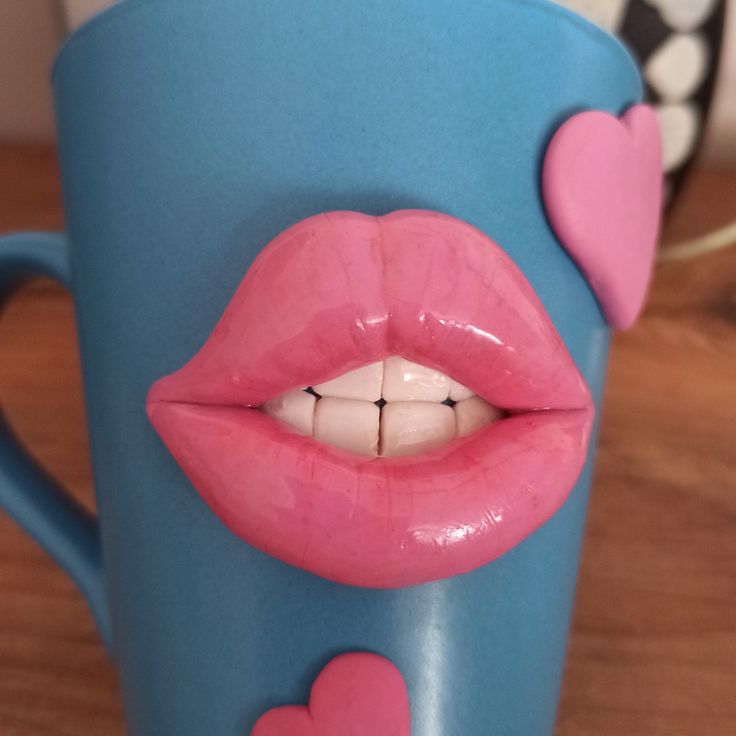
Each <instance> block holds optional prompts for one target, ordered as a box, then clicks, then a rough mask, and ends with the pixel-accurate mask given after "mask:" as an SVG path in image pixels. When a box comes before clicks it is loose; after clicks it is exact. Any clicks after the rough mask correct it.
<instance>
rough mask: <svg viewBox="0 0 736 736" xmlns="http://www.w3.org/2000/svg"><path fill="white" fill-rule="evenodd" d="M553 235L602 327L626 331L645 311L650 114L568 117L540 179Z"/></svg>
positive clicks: (658, 193) (658, 196)
mask: <svg viewBox="0 0 736 736" xmlns="http://www.w3.org/2000/svg"><path fill="white" fill-rule="evenodd" d="M542 189H543V194H544V203H545V207H546V210H547V215H548V217H549V220H550V223H551V224H552V228H553V229H554V231H555V233H556V234H557V237H558V238H559V239H560V241H561V242H562V244H563V246H564V247H565V249H566V250H567V251H568V253H569V254H570V255H571V256H572V258H573V259H574V260H575V262H576V263H577V264H578V266H579V267H580V268H581V270H582V271H583V273H584V274H585V276H586V277H587V279H588V281H589V283H590V285H591V286H592V288H593V291H594V292H595V294H596V296H597V297H598V301H599V303H600V305H601V308H602V309H603V313H604V314H605V316H606V319H607V320H608V323H609V324H610V325H611V326H612V327H615V328H617V329H626V328H628V327H630V326H631V325H632V324H633V323H634V322H635V321H636V319H637V317H638V316H639V312H640V311H641V309H642V306H643V305H644V299H645V297H646V292H647V287H648V286H649V279H650V278H651V273H652V265H653V263H654V253H655V247H656V244H657V236H658V233H659V222H660V216H661V201H662V146H661V141H660V135H659V126H658V124H657V118H656V116H655V114H654V112H653V110H652V109H651V108H650V107H648V106H646V105H635V106H634V107H632V108H630V109H629V110H628V111H627V112H626V113H625V114H624V115H623V117H621V118H616V117H614V116H613V115H609V114H608V113H605V112H599V111H590V112H583V113H580V114H578V115H575V116H573V117H571V118H570V119H569V120H567V121H566V122H565V123H563V124H562V126H561V127H560V129H559V130H558V131H557V132H556V133H555V135H554V137H553V138H552V142H551V143H550V145H549V148H548V149H547V154H546V156H545V159H544V171H543V175H542Z"/></svg>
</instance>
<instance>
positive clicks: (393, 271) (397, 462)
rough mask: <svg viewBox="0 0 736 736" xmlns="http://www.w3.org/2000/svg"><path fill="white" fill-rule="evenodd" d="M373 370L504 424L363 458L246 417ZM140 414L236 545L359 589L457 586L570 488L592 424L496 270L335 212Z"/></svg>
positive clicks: (441, 226)
mask: <svg viewBox="0 0 736 736" xmlns="http://www.w3.org/2000/svg"><path fill="white" fill-rule="evenodd" d="M388 355H402V356H404V357H405V358H408V359H409V360H412V361H415V362H418V363H421V364H423V365H426V366H428V367H430V368H435V369H437V370H440V371H442V372H443V373H446V374H447V375H450V376H452V377H453V378H454V379H456V380H457V381H459V382H460V383H462V384H464V385H466V386H468V387H469V388H470V389H472V390H473V391H474V392H475V393H476V394H478V395H479V396H480V397H481V398H483V399H485V400H486V401H488V402H489V403H490V404H493V405H494V406H500V407H503V408H504V409H506V410H508V411H509V412H510V413H511V416H510V417H509V418H507V419H503V420H502V421H500V422H497V423H496V424H493V425H490V426H489V427H487V428H485V429H483V430H481V431H479V432H477V433H476V434H474V435H472V436H470V437H467V438H464V439H460V440H456V441H454V442H452V443H450V444H449V445H447V446H445V447H443V448H441V449H439V450H436V451H434V452H432V453H428V454H425V455H419V456H414V457H399V458H364V457H359V456H357V455H352V454H349V453H346V452H343V451H341V450H339V449H337V448H334V447H330V446H328V445H324V444H321V443H319V442H317V441H315V440H313V439H312V438H309V437H302V436H299V435H296V434H294V433H293V432H291V431H290V430H289V429H287V428H286V427H284V426H282V425H281V424H279V423H278V422H277V421H275V420H274V419H272V418H271V417H268V416H266V415H265V414H263V413H262V412H260V411H256V410H254V407H258V406H260V405H261V404H262V403H263V402H264V401H266V400H267V399H270V398H273V397H274V396H278V395H280V394H282V393H284V392H286V391H288V390H291V389H294V388H300V387H303V386H309V385H314V384H318V383H321V382H324V381H327V380H329V379H331V378H334V377H335V376H337V375H340V374H342V373H344V372H346V371H348V370H351V369H353V368H357V367H360V366H362V365H364V364H366V363H372V362H375V361H377V360H381V359H383V358H385V357H386V356H388ZM147 408H148V414H149V417H150V419H151V422H152V423H153V425H154V426H155V428H156V430H157V431H158V433H159V434H160V435H161V437H162V439H163V440H164V442H165V443H166V445H167V447H168V448H169V450H170V452H171V453H172V455H173V456H174V457H175V458H176V460H177V461H178V463H179V465H180V466H181V467H182V469H183V470H184V472H185V473H186V475H187V476H188V477H189V479H190V480H191V482H192V484H193V485H194V487H195V488H196V489H197V490H198V491H199V492H200V494H201V495H202V496H203V497H204V498H205V500H206V501H207V502H208V504H209V505H210V506H211V508H212V509H213V510H214V512H215V513H216V514H217V515H218V516H219V517H220V519H221V520H222V521H223V522H224V523H225V524H227V526H228V527H229V528H230V529H231V530H232V531H233V532H234V533H236V534H237V535H238V536H240V537H241V538H243V539H244V540H246V541H247V542H249V543H250V544H252V545H253V546H255V547H257V548H258V549H260V550H262V551H264V552H266V553H268V554H270V555H273V556H274V557H276V558H278V559H280V560H282V561H284V562H286V563H289V564H292V565H296V566H297V567H300V568H303V569H305V570H308V571H310V572H312V573H315V574H317V575H320V576H323V577H326V578H329V579H331V580H334V581H337V582H340V583H346V584H351V585H362V586H370V587H399V586H405V585H412V584H416V583H421V582H426V581H430V580H437V579H440V578H445V577H449V576H452V575H457V574H460V573H463V572H468V571H470V570H472V569H474V568H476V567H478V566H480V565H483V564H485V563H488V562H490V561H491V560H493V559H495V558H496V557H498V556H499V555H501V554H503V553H504V552H506V551H507V550H509V549H510V548H511V547H513V546H514V545H516V544H518V543H519V542H520V541H522V540H523V539H524V538H525V537H527V536H528V535H529V534H531V533H532V532H533V531H534V530H535V529H537V528H538V527H539V526H540V525H541V524H543V523H544V522H545V521H546V520H547V519H549V518H550V516H552V514H554V512H555V511H556V510H557V509H558V508H559V507H560V506H561V505H562V503H563V502H564V500H565V499H566V497H567V495H568V494H569V492H570V490H571V489H572V487H573V485H574V484H575V481H576V480H577V477H578V475H579V473H580V470H581V468H582V465H583V462H584V460H585V454H586V450H587V444H588V438H589V433H590V427H591V423H592V416H593V409H592V402H591V399H590V395H589V393H588V390H587V387H586V385H585V383H584V381H583V379H582V377H581V376H580V374H579V373H578V371H577V369H576V367H575V365H574V363H573V361H572V359H571V358H570V356H569V354H568V352H567V350H566V348H565V346H564V344H563V342H562V340H561V338H560V337H559V335H558V334H557V332H556V330H555V329H554V326H553V325H552V323H551V321H550V320H549V317H548V316H547V313H546V311H545V310H544V307H543V306H542V305H541V303H540V302H539V300H538V299H537V297H536V295H535V294H534V291H533V290H532V288H531V286H530V285H529V283H528V282H527V281H526V279H525V278H524V276H523V274H522V273H521V272H520V271H519V269H518V268H517V267H516V266H515V265H514V263H513V262H512V261H511V260H510V258H509V257H508V256H507V255H506V254H505V253H504V252H503V251H502V250H501V249H500V248H499V247H498V246H497V245H496V244H495V243H493V241H491V240H490V239H489V238H488V237H487V236H486V235H484V234H483V233H481V232H480V231H479V230H477V229H476V228H474V227H472V226H470V225H468V224H467V223H464V222H462V221H460V220H457V219H455V218H452V217H449V216H447V215H442V214H439V213H435V212H424V211H400V212H394V213H392V214H389V215H385V216H383V217H371V216H368V215H363V214H359V213H355V212H333V213H328V214H321V215H317V216H315V217H311V218H309V219H307V220H303V221H302V222H299V223H297V224H296V225H294V226H293V227H291V228H289V229H288V230H286V231H285V232H284V233H282V234H281V235H279V236H278V237H277V238H276V239H275V240H273V241H272V242H271V243H270V244H269V245H268V246H267V247H266V248H265V249H264V250H263V251H262V252H261V253H260V254H259V255H258V257H257V258H256V259H255V261H254V262H253V265H252V266H251V268H250V270H249V271H248V273H247V274H246V276H245V278H244V279H243V281H242V283H241V284H240V286H239V287H238V289H237V291H236V293H235V295H234V297H233V299H232V301H231V302H230V304H229V305H228V307H227V309H226V310H225V312H224V314H223V315H222V317H221V319H220V321H219V322H218V324H217V325H216V327H215V329H214V331H213V332H212V334H211V335H210V337H209V338H208V340H207V342H206V343H205V345H204V346H203V347H202V349H201V350H200V351H199V353H197V355H195V356H194V358H192V360H191V361H189V363H187V364H186V365H185V366H184V367H183V368H181V369H180V370H179V371H177V372H176V373H173V374H172V375H169V376H166V377H164V378H162V379H160V380H159V381H157V382H156V383H155V384H154V385H153V387H152V389H151V391H150V394H149V397H148V407H147Z"/></svg>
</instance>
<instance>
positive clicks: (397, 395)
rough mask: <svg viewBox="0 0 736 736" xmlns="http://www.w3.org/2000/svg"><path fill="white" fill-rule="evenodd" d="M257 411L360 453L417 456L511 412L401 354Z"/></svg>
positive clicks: (289, 394) (283, 397) (290, 393)
mask: <svg viewBox="0 0 736 736" xmlns="http://www.w3.org/2000/svg"><path fill="white" fill-rule="evenodd" d="M260 409H261V411H263V412H264V413H265V414H268V415H269V416H271V417H273V418H274V419H276V420H278V421H280V422H281V423H282V424H284V425H286V426H287V427H289V428H290V429H291V430H293V431H294V432H296V433H298V434H301V435H304V436H308V437H313V438H314V439H315V440H316V441H318V442H322V443H323V444H327V445H331V446H333V447H337V448H339V449H341V450H345V451H347V452H351V453H354V454H356V455H362V456H364V457H376V458H383V457H400V456H407V455H421V454H424V453H428V452H431V451H433V450H436V449H439V448H440V447H443V446H444V445H447V444H449V443H450V442H452V441H453V440H455V439H457V438H461V437H467V436H469V435H471V434H473V433H474V432H477V431H478V430H480V429H481V428H483V427H485V426H487V425H490V424H493V423H494V422H497V421H499V420H501V419H503V418H504V417H506V416H508V414H507V412H505V411H504V410H503V409H501V408H499V407H497V406H492V405H491V404H489V403H488V402H487V401H484V400H483V399H482V398H480V396H477V395H475V393H474V392H473V391H472V390H471V389H469V388H467V387H466V386H463V385H462V384H461V383H459V382H458V381H456V380H454V379H453V378H451V377H450V376H448V375H446V374H444V373H442V372H440V371H437V370H434V369H433V368H428V367H426V366H423V365H421V364H419V363H414V362H412V361H410V360H407V359H406V358H403V357H401V356H399V355H393V356H390V357H388V358H386V359H385V360H381V361H378V362H375V363H370V364H368V365H365V366H362V367H360V368H356V369H355V370H351V371H348V372H347V373H343V374H342V375H340V376H337V377H336V378H333V379H331V380H329V381H326V382H324V383H320V384H316V385H315V386H309V387H307V388H304V389H295V390H293V391H288V392H286V393H285V394H282V395H281V396H278V397H276V398H274V399H270V400H269V401H266V402H265V403H264V404H263V405H262V406H261V407H260Z"/></svg>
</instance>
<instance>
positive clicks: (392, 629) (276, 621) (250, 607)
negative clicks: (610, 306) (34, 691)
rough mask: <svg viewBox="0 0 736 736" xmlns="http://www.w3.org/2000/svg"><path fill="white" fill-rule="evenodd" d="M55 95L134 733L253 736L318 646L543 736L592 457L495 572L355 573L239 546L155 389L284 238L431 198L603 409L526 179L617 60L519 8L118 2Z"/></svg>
mask: <svg viewBox="0 0 736 736" xmlns="http://www.w3.org/2000/svg"><path fill="white" fill-rule="evenodd" d="M54 89H55V94H56V100H57V114H58V128H59V142H60V151H61V161H62V172H63V184H64V197H65V206H66V212H67V220H68V225H69V236H70V239H71V242H72V268H73V286H74V294H75V298H76V303H77V309H78V319H79V326H80V337H81V345H82V353H83V364H84V373H85V389H86V399H87V404H88V411H89V423H90V430H91V435H92V448H93V455H94V469H95V479H96V486H97V494H98V500H99V508H100V514H101V530H102V540H103V548H104V558H105V566H106V575H107V588H108V593H109V600H110V608H111V611H112V618H113V631H114V647H115V652H116V657H117V661H118V663H119V665H120V669H121V674H122V683H123V690H124V697H125V707H126V713H127V717H128V723H129V729H130V733H131V734H134V735H135V736H168V735H169V734H171V735H172V736H173V735H174V734H176V736H202V734H209V735H210V736H244V735H245V734H247V733H249V729H250V727H251V726H252V724H253V722H254V721H255V719H256V718H257V717H258V715H260V714H261V713H262V712H263V711H264V710H265V709H267V708H269V707H272V706H274V705H278V704H283V703H288V702H306V700H307V694H308V686H309V684H310V682H311V681H312V680H313V678H314V677H315V676H316V674H317V673H318V671H319V670H320V669H321V668H322V666H323V665H324V664H325V663H326V662H327V661H328V660H329V659H330V658H331V657H333V656H334V655H336V654H338V653H340V652H345V651H350V650H355V649H368V650H371V651H374V652H377V653H379V654H381V655H384V656H386V657H388V658H390V659H391V660H392V661H394V662H395V663H396V664H397V665H398V667H399V668H400V669H401V671H402V673H403V674H404V676H405V678H406V681H407V683H408V686H409V692H410V697H411V704H412V717H413V731H412V733H413V735H414V736H487V735H488V734H491V733H492V734H494V736H541V735H543V734H550V733H551V732H552V729H553V722H554V715H555V707H556V702H557V697H558V689H559V681H560V675H561V671H562V663H563V657H564V650H565V640H566V635H567V629H568V622H569V615H570V607H571V602H572V597H573V592H574V585H575V576H576V571H577V560H578V552H579V544H580V538H581V534H582V527H583V519H584V514H585V506H586V498H587V490H588V486H589V480H590V463H589V464H588V466H587V467H586V469H585V471H584V473H583V475H582V476H581V478H580V481H579V483H578V485H577V487H576V489H575V491H574V492H573V494H572V496H571V498H570V499H569V501H568V502H567V504H566V505H565V506H564V508H563V509H562V511H561V512H560V513H558V514H557V515H556V517H555V518H554V519H553V520H552V521H551V522H549V523H548V524H547V525H545V526H544V527H543V528H542V529H541V530H539V531H538V532H537V533H535V534H534V535H533V536H532V537H530V538H529V539H528V540H527V541H525V542H524V543H522V544H521V545H520V546H519V547H517V548H516V549H514V550H513V551H511V552H510V553H508V554H507V555H505V556H504V557H502V558H501V559H499V560H497V561H496V562H494V563H492V564H490V565H488V566H487V567H485V568H482V569H479V570H477V571H476V572H473V573H471V574H469V575H465V576H461V577H458V578H455V579H451V580H447V581H444V582H440V583H434V584H428V585H422V586H418V587H414V588H409V589H404V590H397V591H373V590H365V589H354V588H348V587H342V586H339V585H336V584H333V583H329V582H326V581H324V580H321V579H318V578H315V577H313V576H310V575H309V574H307V573H304V572H302V571H300V570H297V569H293V568H290V567H287V566H285V565H283V564H281V563H280V562H277V561H276V560H274V559H271V558H269V557H267V556H266V555H264V554H262V553H260V552H257V551H256V550H254V549H252V548H250V547H249V546H248V545H246V544H245V543H243V542H241V541H240V540H238V539H237V538H235V537H234V536H233V535H232V534H230V533H229V532H228V531H227V530H226V528H225V527H224V526H223V525H221V523H220V522H219V521H218V520H217V519H216V517H215V516H214V515H213V514H212V513H211V512H210V511H209V510H208V509H207V507H206V506H205V504H204V502H203V501H202V500H201V499H200V498H199V496H198V495H197V494H196V492H195V491H194V490H193V489H192V488H191V486H190V484H189V483H188V481H187V480H186V479H185V477H184V475H183V473H182V472H181V471H180V469H179V468H178V467H177V465H176V463H175V462H174V460H173V459H172V458H171V457H170V455H169V454H168V452H167V451H166V450H165V448H164V447H163V445H162V443H161V442H160V440H159V439H158V437H157V436H156V434H155V432H154V431H153V429H152V428H151V427H150V426H149V424H148V422H147V420H146V416H145V396H146V392H147V390H148V388H149V386H150V385H151V384H152V383H153V381H154V380H156V379H157V378H159V377H160V376H161V375H163V374H165V373H168V372H171V371H172V370H174V369H176V368H178V367H179V366H181V365H182V363H183V362H184V361H185V360H187V359H188V358H189V357H191V355H193V354H194V352H196V350H197V349H198V348H199V346H200V345H201V344H202V342H203V341H204V339H205V337H206V335H207V334H208V332H209V331H210V330H211V328H212V327H213V325H214V324H215V322H216V320H217V318H218V316H219V315H220V313H221V312H222V310H223V308H224V307H225V305H226V303H227V302H228V300H229V298H230V296H231V295H232V293H233V291H234V289H235V287H236V286H237V284H238V283H239V281H240V280H241V278H242V276H243V274H244V273H245V271H246V270H247V269H248V266H249V265H250V263H251V262H252V260H253V258H254V257H255V255H256V254H257V253H258V252H259V250H260V249H261V248H262V247H263V246H264V245H265V244H266V243H267V242H268V241H269V240H270V239H271V238H272V237H273V236H275V235H276V234H277V233H279V232H280V231H281V230H283V229H284V228H286V227H287V226H289V225H291V224H293V223H294V222H296V221H297V220H299V219H301V218H304V217H306V216H308V215H312V214H314V213H317V212H320V211H325V210H334V209H354V210H359V211H363V212H367V213H371V214H383V213H385V212H388V211H391V210H395V209H403V208H422V209H432V210H440V211H443V212H447V213H449V214H451V215H454V216H456V217H459V218H462V219H464V220H467V221H468V222H470V223H472V224H474V225H476V226H478V227H479V228H481V229H482V230H483V231H485V232H486V233H487V234H488V235H490V236H491V237H492V238H493V239H494V240H495V241H496V242H497V243H499V244H500V245H501V246H502V247H503V248H505V249H506V250H507V252H508V253H509V254H510V255H511V256H512V258H513V259H514V260H515V261H516V263H517V264H518V265H519V266H520V267H521V268H522V270H523V271H524V272H525V274H526V276H527V278H528V279H529V280H530V282H531V283H532V285H533V286H534V287H535V289H536V290H537V292H538V294H539V296H540V298H541V300H542V302H543V303H544V304H545V306H546V307H547V309H548V310H549V313H550V315H551V317H552V319H553V321H554V322H555V324H556V326H557V328H558V330H559V331H560V333H561V335H562V337H563V338H564V340H565V342H566V343H567V345H568V347H569V349H570V352H571V353H572V355H573V357H574V358H575V360H576V362H577V363H578V365H579V367H580V369H581V371H582V372H583V374H584V375H585V377H586V379H587V380H588V382H589V384H590V386H591V389H592V392H593V394H594V396H595V398H596V401H598V400H599V398H600V393H601V387H602V380H603V375H604V369H605V360H606V351H607V345H608V329H607V328H606V326H605V323H604V321H603V319H602V317H601V314H600V311H599V308H598V306H597V304H596V302H595V300H594V298H593V296H592V294H591V291H590V289H589V287H588V285H587V284H586V282H585V281H584V279H583V278H582V277H581V275H580V273H579V272H578V270H577V269H576V267H575V266H574V265H573V263H572V262H571V261H570V259H569V258H568V256H567V255H566V254H565V252H564V251H563V249H562V248H560V246H559V244H558V243H557V242H556V240H555V238H554V237H553V235H552V233H551V231H550V229H549V227H548V224H547V221H546V219H545V216H544V212H543V207H542V202H541V199H540V192H539V188H540V186H539V176H540V168H541V159H542V155H543V152H544V148H545V145H546V143H547V141H548V140H549V138H550V137H551V135H552V133H553V132H554V130H555V129H556V127H557V126H558V125H559V123H560V122H561V121H562V120H564V119H565V118H566V117H568V116H569V115H571V114H572V113H575V112H577V111H579V110H581V109H586V108H598V109H603V110H608V111H611V112H614V113H619V112H621V111H622V110H623V109H625V108H626V107H627V106H629V105H630V104H632V103H634V102H636V101H638V100H639V98H640V94H641V87H640V81H639V78H638V76H637V73H636V70H635V68H634V66H633V64H632V62H631V61H630V59H629V58H628V56H627V55H626V54H625V52H624V51H623V50H622V49H621V48H620V47H619V46H618V45H617V44H616V42H614V41H613V40H612V39H610V38H608V37H606V36H604V34H602V33H601V32H600V31H598V30H596V29H594V28H593V27H592V26H589V25H587V24H586V23H584V22H582V21H579V20H577V19H575V18H574V17H573V16H571V15H569V14H568V13H566V12H565V11H562V10H560V9H558V8H556V7H555V6H553V5H551V4H548V3H545V2H536V1H534V2H533V1H531V0H496V1H495V2H490V1H489V2H477V1H476V0H453V1H452V2H450V1H449V0H403V1H402V2H397V1H396V0H361V1H360V2H352V3H345V2H343V1H342V0H319V1H316V0H315V1H313V2H305V1H304V0H248V1H245V0H220V1H218V2H211V3H202V2H201V1H200V0H126V1H125V2H123V3H120V4H119V5H118V6H116V7H114V8H113V9H112V10H111V11H108V12H107V13H105V14H104V15H102V16H101V17H99V18H98V19H97V20H96V21H93V22H92V23H91V24H89V25H88V26H86V27H84V28H82V29H81V30H80V31H79V32H78V33H77V34H76V35H75V36H74V37H73V38H72V40H71V41H70V42H68V44H67V45H66V47H65V48H64V50H63V51H62V53H61V56H60V59H59V61H58V63H57V67H56V70H55V75H54ZM263 308H264V310H267V309H269V308H271V305H269V304H264V305H263ZM274 472H278V469H276V468H275V469H274ZM550 472H554V468H550Z"/></svg>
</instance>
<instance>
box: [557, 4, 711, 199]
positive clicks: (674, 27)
mask: <svg viewBox="0 0 736 736" xmlns="http://www.w3.org/2000/svg"><path fill="white" fill-rule="evenodd" d="M557 1H558V2H559V3H560V4H561V5H565V6H566V7H568V8H570V9H571V10H574V11H576V12H578V13H580V14H581V15H584V16H586V17H587V18H589V19H590V20H592V21H594V22H595V23H597V24H598V25H600V26H602V27H603V28H605V29H606V30H607V31H610V32H611V33H616V34H617V35H618V36H619V37H620V38H621V39H622V40H623V42H624V43H625V44H626V45H627V46H628V47H629V49H630V50H631V52H632V54H633V55H634V56H635V57H636V59H637V61H638V62H639V64H640V65H641V68H642V72H643V76H644V80H645V82H646V91H647V98H648V100H649V102H651V103H652V104H653V105H655V107H656V109H657V115H658V117H659V123H660V127H661V129H662V139H663V148H664V167H665V172H666V174H667V195H668V199H670V200H671V198H672V195H673V194H674V193H675V191H676V190H677V188H678V187H679V185H680V184H681V182H682V180H683V178H684V176H685V173H686V171H687V169H688V166H689V164H690V163H691V161H692V160H693V157H694V156H695V153H696V152H697V149H698V145H699V143H700V141H701V139H702V133H703V130H704V127H705V120H706V117H707V113H708V108H709V106H710V102H711V98H712V95H713V88H714V84H715V74H716V68H717V63H718V55H719V51H720V45H721V38H722V31H723V22H724V16H725V2H724V0H557Z"/></svg>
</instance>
